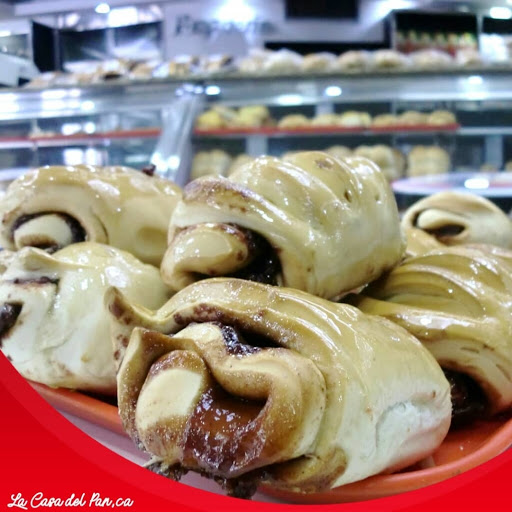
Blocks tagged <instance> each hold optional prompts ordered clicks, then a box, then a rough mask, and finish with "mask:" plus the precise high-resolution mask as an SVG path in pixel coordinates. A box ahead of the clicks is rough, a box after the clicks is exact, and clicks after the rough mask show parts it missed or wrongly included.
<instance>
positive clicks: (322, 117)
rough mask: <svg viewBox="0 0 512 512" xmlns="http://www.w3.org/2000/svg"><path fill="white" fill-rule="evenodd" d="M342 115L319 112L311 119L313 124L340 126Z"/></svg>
mask: <svg viewBox="0 0 512 512" xmlns="http://www.w3.org/2000/svg"><path fill="white" fill-rule="evenodd" d="M339 124H340V116H339V115H338V114H318V115H317V116H315V117H314V118H313V119H311V126H339Z"/></svg>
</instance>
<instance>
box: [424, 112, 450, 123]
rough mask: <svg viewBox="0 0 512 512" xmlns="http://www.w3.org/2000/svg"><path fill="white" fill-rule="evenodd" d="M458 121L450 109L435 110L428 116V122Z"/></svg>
mask: <svg viewBox="0 0 512 512" xmlns="http://www.w3.org/2000/svg"><path fill="white" fill-rule="evenodd" d="M456 122H457V118H456V117H455V115H454V114H453V112H449V111H448V110H434V111H433V112H431V113H430V114H429V116H428V118H427V123H428V124H453V123H456Z"/></svg>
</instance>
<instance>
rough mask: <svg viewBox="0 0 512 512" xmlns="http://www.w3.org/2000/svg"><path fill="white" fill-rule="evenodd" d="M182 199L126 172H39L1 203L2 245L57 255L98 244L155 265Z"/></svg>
mask: <svg viewBox="0 0 512 512" xmlns="http://www.w3.org/2000/svg"><path fill="white" fill-rule="evenodd" d="M180 195H181V192H180V189H179V187H177V186H176V185H174V184H173V183H171V182H169V181H166V180H163V179H161V178H158V177H156V176H147V175H145V174H143V173H141V172H139V171H136V170H134V169H129V168H126V167H95V166H90V165H77V166H67V167H63V166H62V167H59V166H56V167H42V168H40V169H36V170H34V171H31V172H28V173H26V174H25V175H23V176H21V177H20V178H18V179H17V180H16V181H14V182H13V183H12V184H11V185H10V186H9V188H8V189H7V193H6V195H5V196H4V197H3V198H2V200H1V201H0V215H1V222H2V224H1V227H0V243H1V244H2V245H3V247H6V248H8V249H21V248H22V247H26V246H32V247H38V248H41V249H47V250H50V251H55V250H58V249H60V248H62V247H65V246H67V245H69V244H72V243H76V242H83V241H90V242H99V243H105V244H109V245H113V246H114V247H117V248H119V249H123V250H125V251H128V252H130V253H132V254H133V255H135V256H136V257H137V258H139V259H140V260H141V261H143V262H145V263H151V264H154V265H159V264H160V261H161V259H162V256H163V254H164V252H165V248H166V232H167V228H168V225H169V218H170V216H171V213H172V211H173V209H174V207H175V205H176V203H177V202H178V200H179V198H180Z"/></svg>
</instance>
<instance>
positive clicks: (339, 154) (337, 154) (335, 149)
mask: <svg viewBox="0 0 512 512" xmlns="http://www.w3.org/2000/svg"><path fill="white" fill-rule="evenodd" d="M325 152H326V153H327V154H329V155H331V156H333V157H334V158H341V159H343V158H347V157H349V156H352V150H351V149H350V148H348V147H347V146H339V145H336V146H331V147H330V148H327V149H326V150H325Z"/></svg>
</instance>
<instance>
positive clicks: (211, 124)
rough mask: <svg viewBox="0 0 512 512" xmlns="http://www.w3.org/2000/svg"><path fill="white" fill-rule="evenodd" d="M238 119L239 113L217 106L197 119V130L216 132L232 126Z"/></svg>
mask: <svg viewBox="0 0 512 512" xmlns="http://www.w3.org/2000/svg"><path fill="white" fill-rule="evenodd" d="M236 118H237V112H236V111H235V110H233V109H231V108H228V107H224V106H220V105H218V106H216V107H213V108H211V109H209V110H206V111H205V112H203V113H202V114H200V115H199V116H198V117H197V119H196V128H197V129H199V130H216V129H219V128H226V127H228V126H232V125H233V124H234V122H235V120H236Z"/></svg>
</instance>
